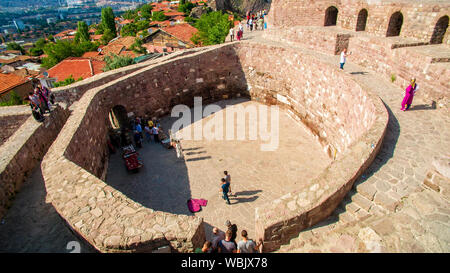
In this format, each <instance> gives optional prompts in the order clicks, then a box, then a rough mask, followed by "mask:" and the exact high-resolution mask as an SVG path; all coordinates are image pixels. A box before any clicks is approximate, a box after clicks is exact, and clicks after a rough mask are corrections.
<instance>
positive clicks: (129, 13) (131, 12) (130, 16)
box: [122, 10, 138, 20]
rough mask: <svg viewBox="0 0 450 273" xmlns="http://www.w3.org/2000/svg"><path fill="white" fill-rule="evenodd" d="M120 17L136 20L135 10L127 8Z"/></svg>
mask: <svg viewBox="0 0 450 273" xmlns="http://www.w3.org/2000/svg"><path fill="white" fill-rule="evenodd" d="M122 17H123V18H124V19H127V20H136V19H137V18H138V11H137V10H127V11H126V12H125V13H124V14H123V15H122Z"/></svg>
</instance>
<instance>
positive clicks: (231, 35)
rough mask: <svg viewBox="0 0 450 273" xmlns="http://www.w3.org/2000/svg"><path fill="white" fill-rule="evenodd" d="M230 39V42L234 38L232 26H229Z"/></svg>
mask: <svg viewBox="0 0 450 273" xmlns="http://www.w3.org/2000/svg"><path fill="white" fill-rule="evenodd" d="M230 40H231V42H233V40H234V29H233V28H230Z"/></svg>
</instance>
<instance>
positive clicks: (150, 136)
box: [130, 117, 161, 148]
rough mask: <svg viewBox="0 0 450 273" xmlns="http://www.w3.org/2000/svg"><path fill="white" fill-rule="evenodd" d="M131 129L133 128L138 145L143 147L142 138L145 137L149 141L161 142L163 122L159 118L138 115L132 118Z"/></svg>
mask: <svg viewBox="0 0 450 273" xmlns="http://www.w3.org/2000/svg"><path fill="white" fill-rule="evenodd" d="M130 125H131V129H132V130H133V137H134V142H135V144H136V147H139V148H140V147H142V140H143V139H144V135H145V138H146V139H147V142H148V143H150V142H155V143H159V142H160V139H159V132H160V130H161V124H160V123H159V121H158V120H152V119H147V118H140V117H136V118H135V119H133V120H131V124H130Z"/></svg>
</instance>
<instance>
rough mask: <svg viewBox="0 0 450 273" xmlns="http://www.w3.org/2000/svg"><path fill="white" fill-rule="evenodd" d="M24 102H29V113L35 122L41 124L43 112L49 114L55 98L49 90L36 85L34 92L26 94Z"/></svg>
mask: <svg viewBox="0 0 450 273" xmlns="http://www.w3.org/2000/svg"><path fill="white" fill-rule="evenodd" d="M24 100H25V101H29V102H30V107H31V112H32V114H33V117H34V119H35V120H37V121H39V122H43V121H44V119H45V117H44V114H45V112H51V108H52V105H53V104H54V103H55V96H54V95H53V94H52V92H51V91H50V89H49V88H47V87H45V86H42V85H40V84H38V85H37V86H36V87H35V88H34V92H30V93H28V97H25V98H24Z"/></svg>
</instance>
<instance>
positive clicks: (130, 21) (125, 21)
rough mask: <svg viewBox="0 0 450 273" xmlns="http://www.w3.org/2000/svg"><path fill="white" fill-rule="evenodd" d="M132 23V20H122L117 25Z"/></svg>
mask: <svg viewBox="0 0 450 273" xmlns="http://www.w3.org/2000/svg"><path fill="white" fill-rule="evenodd" d="M133 21H134V20H128V19H127V20H123V21H122V22H119V24H121V25H126V24H131V23H133Z"/></svg>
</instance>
